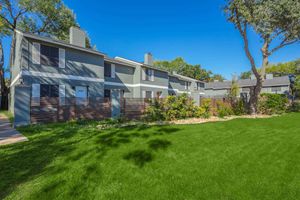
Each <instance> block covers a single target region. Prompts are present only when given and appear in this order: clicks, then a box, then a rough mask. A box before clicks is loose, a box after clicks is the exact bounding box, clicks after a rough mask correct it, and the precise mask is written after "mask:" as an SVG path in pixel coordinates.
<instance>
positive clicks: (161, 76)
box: [141, 70, 168, 87]
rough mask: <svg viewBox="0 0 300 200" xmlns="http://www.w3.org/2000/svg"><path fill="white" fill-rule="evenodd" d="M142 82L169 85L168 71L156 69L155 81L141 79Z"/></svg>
mask: <svg viewBox="0 0 300 200" xmlns="http://www.w3.org/2000/svg"><path fill="white" fill-rule="evenodd" d="M141 73H142V72H141ZM141 83H142V84H149V85H158V86H164V87H168V73H167V72H163V71H159V70H154V81H145V80H142V79H141Z"/></svg>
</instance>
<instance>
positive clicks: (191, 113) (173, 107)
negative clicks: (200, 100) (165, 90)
mask: <svg viewBox="0 0 300 200" xmlns="http://www.w3.org/2000/svg"><path fill="white" fill-rule="evenodd" d="M206 111H209V108H208V107H198V106H195V104H194V102H193V100H192V99H191V98H190V97H188V95H186V94H183V95H181V96H168V97H167V98H165V99H159V100H153V102H152V103H151V104H150V106H148V108H147V109H146V112H145V119H146V120H147V121H160V120H167V121H171V120H176V119H186V118H191V117H207V114H205V113H206Z"/></svg>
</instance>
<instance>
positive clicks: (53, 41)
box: [16, 30, 105, 56]
mask: <svg viewBox="0 0 300 200" xmlns="http://www.w3.org/2000/svg"><path fill="white" fill-rule="evenodd" d="M16 33H18V34H20V35H22V36H24V37H26V38H30V39H34V40H38V41H42V42H47V43H50V44H55V45H60V46H63V47H67V48H71V49H76V50H79V51H83V52H86V53H91V54H95V55H99V56H105V54H104V53H101V52H100V51H96V50H93V49H89V48H83V47H80V46H76V45H73V44H70V43H68V42H66V41H62V40H56V39H53V38H49V37H44V36H40V35H35V34H32V33H25V32H22V31H19V30H16Z"/></svg>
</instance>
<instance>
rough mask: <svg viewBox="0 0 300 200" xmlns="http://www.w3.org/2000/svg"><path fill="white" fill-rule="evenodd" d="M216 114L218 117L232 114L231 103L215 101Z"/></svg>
mask: <svg viewBox="0 0 300 200" xmlns="http://www.w3.org/2000/svg"><path fill="white" fill-rule="evenodd" d="M216 105H217V115H218V117H225V116H229V115H232V114H233V111H232V108H231V105H230V104H229V103H225V102H223V101H217V102H216Z"/></svg>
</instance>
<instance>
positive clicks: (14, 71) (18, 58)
mask: <svg viewBox="0 0 300 200" xmlns="http://www.w3.org/2000/svg"><path fill="white" fill-rule="evenodd" d="M15 39H16V45H15V49H14V58H13V66H11V80H12V83H11V84H12V85H11V86H10V94H9V105H8V107H9V111H10V112H11V113H12V114H13V115H14V105H15V98H14V97H15V85H16V84H18V83H16V82H13V81H14V80H15V79H16V78H17V76H18V75H19V74H20V71H21V68H22V64H23V62H24V59H23V56H22V55H23V52H24V49H25V48H26V46H27V43H26V40H24V39H23V37H22V35H20V34H18V33H16V35H15ZM24 53H25V52H24Z"/></svg>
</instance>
